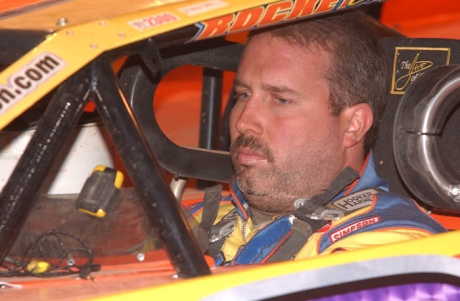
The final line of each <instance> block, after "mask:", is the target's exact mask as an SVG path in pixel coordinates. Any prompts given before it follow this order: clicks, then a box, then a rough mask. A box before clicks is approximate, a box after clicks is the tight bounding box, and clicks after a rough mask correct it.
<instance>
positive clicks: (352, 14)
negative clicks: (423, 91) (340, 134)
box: [249, 11, 388, 154]
mask: <svg viewBox="0 0 460 301" xmlns="http://www.w3.org/2000/svg"><path fill="white" fill-rule="evenodd" d="M373 28H374V27H373V22H371V21H370V17H368V16H367V15H365V14H364V13H362V12H360V11H349V12H343V13H337V14H333V15H330V16H326V17H317V18H313V19H309V20H305V21H297V22H293V23H288V24H285V25H281V26H277V27H273V28H266V29H259V30H255V31H253V32H251V34H250V36H249V38H251V37H252V36H254V35H257V34H261V33H268V34H270V35H271V36H273V37H279V38H282V39H284V40H285V41H287V42H290V43H296V44H299V45H301V46H306V47H312V46H313V47H319V48H320V49H324V50H326V51H328V52H330V53H331V54H332V63H331V64H332V66H331V68H329V70H328V72H327V73H326V76H327V78H328V80H329V82H330V89H331V95H330V102H331V112H332V114H333V115H334V116H338V115H339V114H340V112H341V111H342V110H343V109H344V108H346V107H349V106H353V105H356V104H359V103H367V104H369V106H370V107H371V109H372V112H373V115H374V122H373V124H372V127H371V128H370V129H369V131H368V132H367V133H366V136H365V138H364V153H365V154H367V153H368V152H369V149H370V148H371V147H372V146H373V144H374V143H375V140H376V139H377V135H378V128H379V124H380V121H381V118H382V114H383V110H384V109H385V104H386V93H387V85H388V64H387V60H386V56H385V52H384V50H383V48H382V46H381V45H380V43H379V41H378V37H377V34H376V32H375V31H374V29H373Z"/></svg>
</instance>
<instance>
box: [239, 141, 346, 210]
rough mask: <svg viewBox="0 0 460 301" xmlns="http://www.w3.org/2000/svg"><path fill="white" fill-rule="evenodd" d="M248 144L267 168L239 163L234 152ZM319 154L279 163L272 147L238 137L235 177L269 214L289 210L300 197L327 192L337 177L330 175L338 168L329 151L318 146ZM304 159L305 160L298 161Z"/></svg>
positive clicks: (250, 198) (249, 200) (246, 194)
mask: <svg viewBox="0 0 460 301" xmlns="http://www.w3.org/2000/svg"><path fill="white" fill-rule="evenodd" d="M238 147H248V148H250V149H251V150H253V151H257V152H259V153H261V154H264V156H266V157H267V159H268V164H267V168H264V169H260V168H259V169H258V170H256V169H255V168H256V167H254V166H240V165H239V164H238V162H237V158H236V154H235V151H236V149H237V148H238ZM316 149H317V151H318V153H317V154H316V155H310V156H309V157H308V158H302V159H301V160H299V159H296V158H291V159H290V160H288V162H284V164H278V165H277V164H276V158H275V157H274V156H273V153H272V152H271V150H270V149H269V148H268V147H267V146H265V145H263V144H262V143H261V142H260V141H258V139H257V138H254V137H247V136H243V135H241V136H239V137H238V138H237V139H236V140H235V141H234V143H232V145H231V148H230V153H231V158H232V162H233V167H234V172H235V178H236V181H237V184H238V187H239V189H240V190H241V192H242V193H243V196H244V198H245V200H246V201H247V203H248V204H249V205H250V206H251V207H253V208H256V209H258V210H261V211H265V212H270V213H277V214H281V213H290V212H292V211H293V210H294V202H295V200H296V199H298V198H301V197H302V198H310V197H312V196H314V195H317V194H319V193H321V192H322V191H324V190H325V189H326V188H327V187H328V186H329V184H327V183H330V182H332V181H333V180H334V177H333V176H330V175H332V174H334V173H336V172H337V171H335V169H336V163H337V162H335V163H333V162H331V161H330V160H329V159H330V158H331V156H328V155H327V153H328V151H330V150H323V149H321V148H316ZM299 161H303V162H299Z"/></svg>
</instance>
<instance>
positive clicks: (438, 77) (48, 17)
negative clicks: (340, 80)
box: [0, 0, 460, 301]
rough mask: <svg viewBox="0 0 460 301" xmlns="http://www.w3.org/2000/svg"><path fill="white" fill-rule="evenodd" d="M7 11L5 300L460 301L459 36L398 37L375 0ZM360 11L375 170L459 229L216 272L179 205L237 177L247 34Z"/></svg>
mask: <svg viewBox="0 0 460 301" xmlns="http://www.w3.org/2000/svg"><path fill="white" fill-rule="evenodd" d="M13 2H14V3H10V2H7V1H0V37H1V41H2V43H1V44H0V53H1V55H0V65H1V66H2V72H1V73H0V116H1V118H0V128H1V129H2V131H1V132H0V162H1V170H0V186H1V189H2V193H1V194H0V215H1V217H0V261H1V262H2V268H1V269H0V287H2V288H4V290H0V299H2V300H22V299H24V300H82V299H94V300H95V299H97V300H126V299H142V300H144V299H147V298H156V299H160V300H324V301H326V300H460V262H459V261H458V256H459V254H460V234H459V232H458V231H457V229H458V225H460V223H459V221H458V218H457V215H458V212H459V210H460V175H459V173H458V170H459V168H460V160H459V156H458V153H459V152H458V149H459V148H458V138H457V137H458V135H457V132H458V124H459V123H460V119H459V118H460V115H459V114H458V107H459V97H458V95H459V91H460V67H458V64H460V43H459V41H458V40H456V39H453V38H452V39H432V38H425V37H424V38H408V37H406V36H404V35H403V34H402V33H400V32H399V31H397V30H395V29H393V28H391V27H389V26H387V25H385V24H384V23H383V22H382V21H383V19H385V18H387V22H386V23H387V24H391V23H396V22H397V21H395V19H392V18H391V17H389V16H388V15H385V14H384V12H385V10H384V9H385V6H382V3H381V2H383V1H378V0H367V1H364V0H317V1H309V0H257V1H241V0H188V1H180V0H176V1H174V0H169V1H167V0H164V1H162V0H158V1H154V0H150V1H148V0H132V1H116V2H114V1H108V0H99V1H89V0H37V1H33V0H30V1H13ZM397 2H404V0H395V1H393V3H397ZM425 2H427V3H428V2H430V3H431V2H433V1H425ZM390 3H391V1H390V2H389V4H390ZM384 5H385V4H384ZM445 5H446V6H447V5H451V6H452V10H455V9H456V11H458V12H459V13H460V6H459V5H457V4H455V3H447V2H446V4H445ZM388 7H391V6H388ZM407 7H409V8H412V6H411V5H408V6H405V8H407ZM352 8H356V9H362V10H364V11H365V12H366V13H368V14H370V15H372V16H374V17H375V18H376V19H375V24H374V26H375V27H376V28H378V29H379V32H380V33H381V37H380V41H381V44H382V45H383V47H384V49H385V51H386V54H387V58H388V62H389V66H390V70H391V72H392V73H391V79H392V80H391V87H390V90H389V91H388V96H387V99H388V105H387V109H386V111H385V114H384V117H383V120H382V132H381V135H380V137H379V140H378V142H377V145H376V147H375V149H374V152H375V161H376V163H377V164H376V165H377V171H378V172H379V174H381V175H382V176H383V177H384V178H386V179H387V180H388V181H389V182H390V186H391V188H392V189H393V190H394V191H396V192H398V193H400V194H402V195H406V196H409V197H411V198H414V199H416V200H417V201H418V202H419V203H420V205H422V206H424V207H425V208H426V209H427V210H429V211H432V212H433V216H434V217H435V218H436V219H438V220H439V221H440V222H441V223H442V224H443V225H444V226H445V227H447V228H448V229H449V230H451V231H449V232H448V233H444V234H438V235H434V236H432V237H429V238H424V239H418V240H413V241H409V242H404V243H398V244H393V245H387V246H381V247H376V248H370V249H365V250H359V251H353V252H344V253H338V254H333V255H328V256H320V257H317V258H312V259H308V260H301V261H295V262H291V261H289V262H282V263H275V264H268V265H255V266H240V267H231V268H229V267H215V266H214V262H213V260H212V259H211V258H210V257H207V256H203V253H202V251H201V249H200V247H199V244H198V243H197V241H196V239H195V237H194V232H197V231H200V229H199V227H197V225H196V222H195V221H194V220H193V218H192V217H191V216H190V215H189V213H188V212H187V210H184V206H187V205H190V204H194V203H195V202H197V201H199V200H201V198H202V197H203V192H202V189H203V188H204V187H206V186H208V185H210V184H211V183H215V182H219V183H223V184H224V185H227V183H228V182H229V181H230V178H231V176H232V167H231V161H230V158H229V155H228V152H227V150H228V148H229V129H228V127H227V126H226V124H227V123H228V118H229V112H230V110H231V108H232V105H233V99H234V97H233V95H232V93H233V92H232V90H231V87H232V81H233V76H234V75H233V74H234V72H235V71H236V69H237V66H238V63H239V59H240V56H241V54H242V51H243V48H244V40H245V37H246V34H247V32H248V31H249V30H251V29H253V28H256V27H264V26H272V25H276V24H278V23H280V22H288V21H293V20H298V19H301V18H311V17H316V16H320V15H323V14H332V13H336V12H339V11H343V10H347V9H352ZM453 15H455V14H453ZM379 19H380V21H379ZM404 26H407V28H406V27H404ZM395 27H396V26H395ZM414 28H415V27H414V26H412V27H411V23H410V22H406V23H401V24H399V29H400V30H401V31H404V30H405V29H406V30H407V31H408V32H410V30H412V31H414ZM357 55H359V54H357ZM350 59H353V58H350ZM201 80H202V81H201ZM197 83H198V85H197ZM193 112H195V113H196V115H193V114H192V113H193ZM414 112H415V113H414ZM221 124H222V126H221ZM190 129H191V130H190ZM409 150H410V151H409ZM124 177H126V179H125V181H124V179H123V178H124ZM347 231H353V229H351V228H350V229H348V230H347ZM85 280H88V281H85Z"/></svg>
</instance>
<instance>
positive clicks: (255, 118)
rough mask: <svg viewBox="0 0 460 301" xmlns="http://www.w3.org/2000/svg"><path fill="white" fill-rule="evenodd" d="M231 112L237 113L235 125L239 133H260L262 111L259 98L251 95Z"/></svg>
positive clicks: (261, 128)
mask: <svg viewBox="0 0 460 301" xmlns="http://www.w3.org/2000/svg"><path fill="white" fill-rule="evenodd" d="M232 113H233V114H236V115H237V116H235V117H236V124H235V126H236V130H237V131H238V132H239V133H241V134H243V133H248V134H254V135H260V134H262V132H263V123H262V119H263V118H262V117H263V114H264V112H263V106H262V103H261V101H260V99H258V98H256V97H254V96H253V97H251V98H250V99H249V100H247V101H246V102H244V104H242V105H240V107H238V108H236V111H234V112H232Z"/></svg>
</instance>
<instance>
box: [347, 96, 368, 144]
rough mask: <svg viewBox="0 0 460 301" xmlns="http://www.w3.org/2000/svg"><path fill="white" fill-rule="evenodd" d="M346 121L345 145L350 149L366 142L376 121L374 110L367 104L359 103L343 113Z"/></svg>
mask: <svg viewBox="0 0 460 301" xmlns="http://www.w3.org/2000/svg"><path fill="white" fill-rule="evenodd" d="M341 114H343V115H342V116H343V117H344V120H345V127H346V129H345V134H344V137H343V144H344V146H345V147H347V148H349V147H352V146H355V145H356V144H358V143H360V142H361V141H363V140H364V136H365V135H366V133H367V131H368V130H369V129H370V128H371V126H372V122H373V120H374V117H373V114H372V110H371V108H370V106H369V105H368V104H367V103H359V104H357V105H354V106H351V107H348V108H346V109H344V110H343V111H342V113H341Z"/></svg>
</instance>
